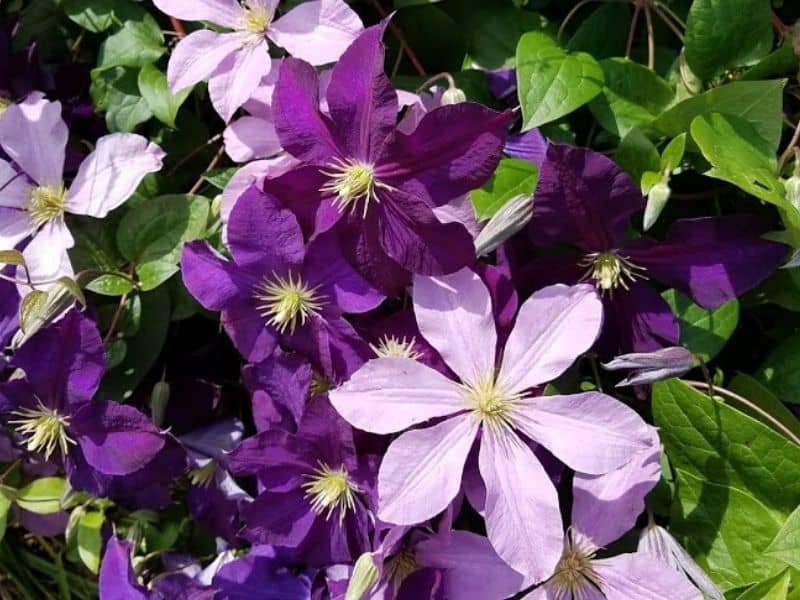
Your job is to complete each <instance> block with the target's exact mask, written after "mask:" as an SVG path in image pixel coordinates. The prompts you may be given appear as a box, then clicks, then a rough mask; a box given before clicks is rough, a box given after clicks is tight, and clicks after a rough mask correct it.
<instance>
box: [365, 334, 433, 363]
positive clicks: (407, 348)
mask: <svg viewBox="0 0 800 600" xmlns="http://www.w3.org/2000/svg"><path fill="white" fill-rule="evenodd" d="M416 342H417V338H415V337H412V338H411V339H410V340H409V339H408V338H405V337H402V338H398V337H396V336H393V335H385V336H383V337H382V338H381V339H379V340H378V343H377V344H370V345H369V347H370V348H372V351H373V352H374V353H375V355H376V356H377V357H379V358H410V359H412V360H419V359H420V358H422V352H419V351H417V350H415V349H414V344H416Z"/></svg>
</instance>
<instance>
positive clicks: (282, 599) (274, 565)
mask: <svg viewBox="0 0 800 600" xmlns="http://www.w3.org/2000/svg"><path fill="white" fill-rule="evenodd" d="M313 577H314V571H313V570H311V569H305V570H301V569H298V568H293V565H292V564H291V563H289V562H287V561H286V559H285V557H284V556H283V555H282V554H281V553H280V552H278V551H276V550H275V549H274V548H271V547H270V546H253V548H252V549H251V550H250V552H249V553H248V554H247V555H246V556H243V557H241V558H237V559H236V560H233V561H231V562H228V563H226V564H224V565H223V566H222V567H221V568H220V569H219V571H217V574H216V575H215V576H214V579H213V581H212V585H213V586H214V588H216V589H217V590H219V594H218V595H217V596H215V598H216V599H217V600H310V599H311V582H312V580H313Z"/></svg>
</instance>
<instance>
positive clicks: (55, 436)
mask: <svg viewBox="0 0 800 600" xmlns="http://www.w3.org/2000/svg"><path fill="white" fill-rule="evenodd" d="M11 414H12V415H16V416H18V417H19V418H18V419H10V420H9V421H8V423H9V424H10V425H12V426H14V429H16V431H17V433H19V434H20V436H22V438H23V440H24V441H25V443H26V445H27V449H28V451H29V452H41V453H42V454H44V459H45V460H50V457H51V456H52V455H53V452H55V450H56V447H58V448H59V449H60V450H61V454H62V456H66V454H67V451H68V450H69V445H70V444H73V445H74V444H76V442H75V440H73V439H72V438H71V437H69V434H67V427H69V417H67V416H65V415H60V414H58V411H56V410H53V409H50V408H47V407H46V406H45V405H44V404H42V403H41V401H40V402H39V403H38V406H37V407H36V408H35V409H34V408H23V409H20V410H16V411H14V412H12V413H11Z"/></svg>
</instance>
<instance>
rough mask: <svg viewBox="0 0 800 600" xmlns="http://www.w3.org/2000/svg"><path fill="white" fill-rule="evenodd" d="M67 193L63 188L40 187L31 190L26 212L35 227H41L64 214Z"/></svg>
mask: <svg viewBox="0 0 800 600" xmlns="http://www.w3.org/2000/svg"><path fill="white" fill-rule="evenodd" d="M66 203H67V191H66V190H65V189H64V186H63V185H62V186H55V185H42V186H39V187H35V188H33V191H32V192H31V197H30V204H29V205H28V212H29V213H30V215H31V220H32V221H33V224H34V225H35V226H36V227H41V226H42V225H44V224H45V223H48V222H49V221H51V220H53V219H57V218H58V217H60V216H61V215H63V214H64V206H65V205H66Z"/></svg>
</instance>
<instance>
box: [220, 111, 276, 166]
mask: <svg viewBox="0 0 800 600" xmlns="http://www.w3.org/2000/svg"><path fill="white" fill-rule="evenodd" d="M223 139H224V140H225V152H227V153H228V156H230V157H231V159H232V160H233V161H235V162H240V163H242V162H248V161H250V160H253V159H256V158H266V157H268V156H272V155H273V154H277V153H278V152H280V151H281V142H280V140H279V139H278V134H277V132H276V131H275V124H274V123H273V122H272V119H271V118H263V117H242V118H241V119H236V120H235V121H234V122H233V123H231V124H230V125H228V127H227V128H226V129H225V133H224V134H223Z"/></svg>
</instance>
